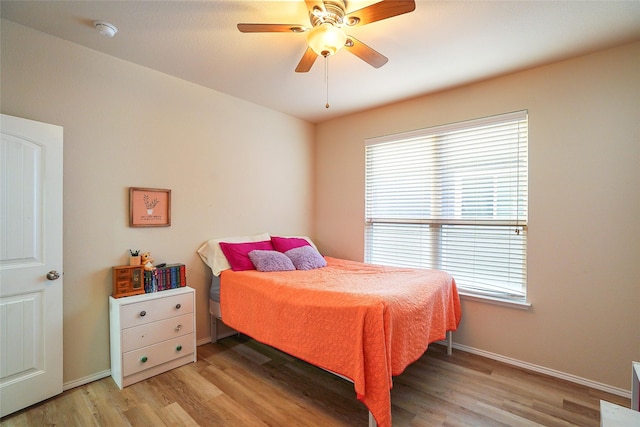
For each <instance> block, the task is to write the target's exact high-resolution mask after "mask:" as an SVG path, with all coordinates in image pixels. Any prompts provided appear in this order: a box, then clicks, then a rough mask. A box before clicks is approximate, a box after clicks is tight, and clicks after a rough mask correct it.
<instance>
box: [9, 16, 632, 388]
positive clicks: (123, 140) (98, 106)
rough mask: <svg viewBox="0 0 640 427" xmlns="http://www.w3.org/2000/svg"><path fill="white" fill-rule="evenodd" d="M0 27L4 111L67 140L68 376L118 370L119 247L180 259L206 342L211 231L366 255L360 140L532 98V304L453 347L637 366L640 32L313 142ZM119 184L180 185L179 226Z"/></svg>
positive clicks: (479, 312)
mask: <svg viewBox="0 0 640 427" xmlns="http://www.w3.org/2000/svg"><path fill="white" fill-rule="evenodd" d="M1 30H2V33H1V41H2V52H1V53H2V58H1V70H0V71H1V73H0V76H1V81H0V84H1V89H2V91H1V92H2V93H1V104H0V106H1V111H2V112H3V113H5V114H10V115H15V116H20V117H25V118H29V119H34V120H39V121H44V122H49V123H53V124H57V125H61V126H64V131H65V148H64V162H65V163H64V198H65V200H64V210H65V219H64V225H65V230H64V239H65V242H64V259H65V261H64V262H65V265H64V272H65V276H64V287H65V291H64V313H65V324H64V334H65V340H64V357H65V362H64V369H65V372H64V381H65V382H66V383H73V382H76V381H81V380H82V379H83V378H88V377H91V376H93V375H97V374H99V373H100V372H103V371H105V370H107V369H109V338H108V327H109V326H108V311H107V309H108V302H107V297H108V295H109V294H110V292H111V273H110V266H112V265H117V264H122V263H125V262H126V256H125V251H126V250H127V249H128V248H140V249H143V250H150V251H151V252H152V254H153V256H154V258H155V259H156V261H157V262H163V261H167V262H184V263H185V264H187V266H188V273H189V274H188V275H189V284H190V285H191V286H193V287H195V288H196V290H197V299H198V303H197V310H198V316H197V317H198V319H197V336H198V339H199V340H202V339H206V337H207V334H208V323H207V314H206V292H207V289H208V280H209V277H210V276H209V274H210V273H209V271H208V269H207V268H206V267H205V266H204V264H202V262H201V261H200V259H199V258H198V257H197V255H196V253H195V250H196V249H197V247H198V246H199V245H200V244H201V243H202V242H203V241H205V240H206V239H208V238H212V237H219V236H224V235H233V234H245V233H253V232H262V231H270V232H272V233H283V234H284V233H292V234H298V233H304V234H311V233H312V231H315V234H314V238H315V240H316V241H317V243H318V245H319V246H320V248H321V250H323V251H324V252H325V253H327V254H329V255H332V256H341V257H344V258H351V259H357V260H360V259H362V254H363V201H364V196H363V184H364V181H363V176H364V173H363V172H364V163H363V162H364V160H363V153H364V151H363V140H364V139H365V138H368V137H372V136H379V135H384V134H389V133H394V132H401V131H405V130H409V129H417V128H423V127H427V126H432V125H437V124H443V123H450V122H454V121H458V120H465V119H470V118H475V117H482V116H487V115H491V114H497V113H502V112H507V111H514V110H519V109H525V108H526V109H528V110H529V115H530V229H529V299H530V301H531V302H532V304H533V308H532V309H531V310H529V311H521V310H517V309H510V308H505V307H499V306H495V305H487V304H482V303H476V302H471V301H465V302H464V303H463V308H464V316H463V322H462V325H461V328H460V331H459V332H458V333H457V334H456V336H455V341H456V342H458V343H460V344H463V345H467V346H470V347H473V348H477V349H480V350H484V351H488V352H493V353H496V354H499V355H503V356H505V357H510V358H514V359H517V360H522V361H525V362H527V363H532V364H536V365H540V366H543V367H547V368H549V369H555V370H558V371H561V372H565V373H569V374H573V375H577V376H579V377H583V378H587V379H590V380H593V381H596V382H601V383H603V384H606V385H610V386H612V387H618V388H622V389H627V390H628V389H629V370H630V361H631V360H632V359H635V360H640V338H639V332H638V331H640V315H639V314H638V309H637V307H638V305H639V304H640V263H639V262H638V261H639V259H640V228H639V227H637V225H636V224H635V220H636V219H637V218H640V196H639V194H640V192H639V191H638V187H639V183H640V167H638V166H639V165H640V125H639V124H638V123H639V122H640V121H639V120H638V118H639V117H640V81H639V79H640V77H639V76H640V43H636V44H633V45H628V46H624V47H621V48H618V49H611V50H608V51H604V52H601V53H599V54H595V55H590V56H585V57H581V58H578V59H574V60H571V61H566V62H562V63H558V64H555V65H551V66H546V67H541V68H538V69H535V70H531V71H526V72H522V73H517V74H513V75H510V76H507V77H502V78H499V79H495V80H491V81H487V82H484V83H480V84H476V85H471V86H468V87H464V88H459V89H456V90H452V91H447V92H443V93H439V94H435V95H431V96H427V97H422V98H417V99H415V100H411V101H407V102H403V103H399V104H396V105H392V106H389V107H385V108H380V109H376V110H372V111H369V112H365V113H360V114H356V115H352V116H349V117H344V118H340V119H337V120H333V121H330V122H327V123H324V124H321V125H319V126H317V127H316V128H315V133H314V127H313V126H312V125H310V124H308V123H305V122H303V121H300V120H297V119H293V118H291V117H289V116H286V115H283V114H279V113H277V112H274V111H272V110H269V109H266V108H262V107H259V106H256V105H254V104H250V103H247V102H244V101H241V100H238V99H236V98H233V97H229V96H226V95H224V94H221V93H218V92H215V91H211V90H207V89H205V88H202V87H199V86H196V85H193V84H190V83H187V82H184V81H181V80H179V79H175V78H172V77H170V76H167V75H164V74H161V73H157V72H155V71H152V70H149V69H146V68H143V67H139V66H136V65H133V64H131V63H127V62H125V61H120V60H118V59H114V58H112V57H109V56H106V55H103V54H100V53H97V52H94V51H91V50H89V49H85V48H83V47H80V46H78V45H74V44H71V43H68V42H65V41H63V40H60V39H57V38H54V37H50V36H47V35H44V34H42V33H39V32H35V31H32V30H30V29H27V28H25V27H22V26H19V25H16V24H13V23H11V22H8V21H4V20H3V21H2V28H1ZM314 138H315V139H316V140H317V144H316V148H315V151H313V150H314V148H313V147H314V144H313V142H314ZM314 156H315V159H316V160H315V162H314ZM158 164H163V165H164V166H163V167H157V165H158ZM149 165H154V166H149ZM314 168H315V169H316V170H315V171H314ZM314 174H315V175H314ZM267 177H268V179H266V178H267ZM314 179H315V180H316V181H317V183H314ZM130 186H140V187H143V186H144V187H158V188H170V189H172V196H173V210H172V222H173V224H172V226H171V227H169V228H152V229H138V228H129V227H128V226H127V221H128V199H127V197H128V193H127V189H128V187H130ZM314 188H315V196H316V197H315V199H314V198H313V196H314V194H313V193H312V191H313V189H314ZM314 205H315V206H317V208H315V209H314ZM314 216H315V221H314ZM314 226H315V228H314Z"/></svg>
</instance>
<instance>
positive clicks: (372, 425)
mask: <svg viewBox="0 0 640 427" xmlns="http://www.w3.org/2000/svg"><path fill="white" fill-rule="evenodd" d="M369 427H378V423H377V422H376V419H375V418H373V414H372V413H371V411H369Z"/></svg>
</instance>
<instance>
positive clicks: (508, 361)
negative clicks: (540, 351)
mask: <svg viewBox="0 0 640 427" xmlns="http://www.w3.org/2000/svg"><path fill="white" fill-rule="evenodd" d="M439 344H443V345H446V342H445V341H442V342H439ZM453 348H455V349H456V350H460V351H464V352H467V353H471V354H477V355H478V356H482V357H486V358H488V359H493V360H497V361H499V362H502V363H505V364H507V365H512V366H517V367H519V368H523V369H527V370H529V371H533V372H538V373H540V374H544V375H548V376H550V377H555V378H559V379H562V380H566V381H570V382H572V383H575V384H580V385H583V386H587V387H590V388H593V389H596V390H601V391H604V392H607V393H611V394H615V395H617V396H622V397H626V398H627V399H630V398H631V390H625V389H622V388H618V387H612V386H610V385H607V384H603V383H599V382H597V381H592V380H589V379H586V378H582V377H579V376H577V375H572V374H567V373H566V372H561V371H556V370H555V369H550V368H545V367H544V366H539V365H534V364H533V363H529V362H523V361H522V360H517V359H512V358H511V357H506V356H502V355H500V354H495V353H491V352H488V351H484V350H480V349H477V348H473V347H469V346H466V345H462V344H456V343H455V342H454V343H453Z"/></svg>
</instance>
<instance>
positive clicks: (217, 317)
mask: <svg viewBox="0 0 640 427" xmlns="http://www.w3.org/2000/svg"><path fill="white" fill-rule="evenodd" d="M209 315H210V316H209V317H210V320H211V342H212V343H215V342H217V341H218V340H219V339H222V338H227V337H230V336H233V335H236V334H238V332H237V331H235V330H233V329H231V328H230V327H228V326H227V325H225V324H224V322H223V321H222V312H221V311H220V303H219V302H218V301H215V300H213V299H211V298H209ZM439 343H443V344H445V345H446V346H447V355H449V356H451V353H452V351H453V350H452V349H453V332H452V331H447V339H446V340H445V341H439ZM325 370H326V369H325ZM326 371H327V372H329V373H331V374H333V375H336V376H338V377H340V378H342V379H345V380H347V381H351V380H350V379H349V378H347V377H345V376H343V375H340V374H337V373H335V372H332V371H329V370H326ZM377 425H378V424H377V423H376V420H375V418H374V417H373V415H372V414H371V412H370V411H369V425H368V427H377Z"/></svg>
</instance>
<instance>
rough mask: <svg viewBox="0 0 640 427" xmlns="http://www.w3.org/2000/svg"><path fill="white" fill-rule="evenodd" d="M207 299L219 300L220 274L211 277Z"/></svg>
mask: <svg viewBox="0 0 640 427" xmlns="http://www.w3.org/2000/svg"><path fill="white" fill-rule="evenodd" d="M209 299H211V300H214V301H215V302H220V276H213V277H212V278H211V286H210V287H209Z"/></svg>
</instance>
